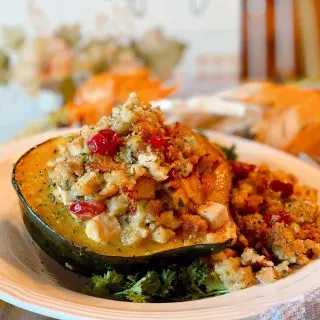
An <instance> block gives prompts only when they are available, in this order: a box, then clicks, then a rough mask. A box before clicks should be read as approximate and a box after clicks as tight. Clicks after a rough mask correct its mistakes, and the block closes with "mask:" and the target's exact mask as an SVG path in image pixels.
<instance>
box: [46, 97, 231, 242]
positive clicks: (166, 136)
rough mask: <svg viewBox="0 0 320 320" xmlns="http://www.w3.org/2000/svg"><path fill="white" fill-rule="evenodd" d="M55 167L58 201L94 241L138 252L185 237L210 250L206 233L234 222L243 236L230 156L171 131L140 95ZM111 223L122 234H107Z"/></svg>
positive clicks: (85, 133) (62, 153)
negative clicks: (233, 200) (233, 206)
mask: <svg viewBox="0 0 320 320" xmlns="http://www.w3.org/2000/svg"><path fill="white" fill-rule="evenodd" d="M50 165H51V170H50V173H49V177H50V180H51V184H52V188H53V190H54V194H56V195H57V197H58V199H59V200H60V201H61V202H63V203H64V204H65V205H68V206H69V209H70V213H71V214H72V215H73V217H74V218H75V219H79V222H81V223H84V224H85V225H86V234H87V236H88V237H89V238H91V239H92V240H94V241H97V242H101V243H106V242H108V241H109V242H112V241H113V240H115V241H116V240H117V241H118V240H119V239H120V241H121V242H122V244H123V245H128V246H134V245H139V244H140V243H141V242H142V241H143V240H144V239H148V240H150V241H155V242H157V243H167V242H169V241H170V240H171V239H173V238H175V237H176V236H177V237H180V238H182V240H183V241H184V240H190V239H193V241H199V242H201V241H202V242H205V241H209V240H210V239H209V240H206V238H205V235H206V233H210V234H212V233H214V232H215V230H216V229H218V228H221V227H223V226H224V225H226V224H227V223H228V222H230V224H229V225H228V228H233V230H234V232H233V234H234V235H235V225H234V223H233V222H232V219H231V217H230V213H229V206H228V195H229V191H230V187H231V174H230V169H229V167H228V165H227V162H226V159H225V157H224V155H223V154H222V153H221V152H220V151H219V150H218V149H216V147H214V146H213V145H211V144H210V142H208V141H207V140H205V139H204V138H203V137H201V136H198V135H197V134H195V133H194V132H192V131H191V130H189V129H186V128H183V127H182V126H181V125H179V124H175V125H166V124H165V123H164V119H163V115H162V113H161V112H160V111H159V109H157V108H152V107H151V106H150V105H149V104H147V103H144V102H142V101H140V100H139V99H138V98H137V96H136V95H134V94H133V95H131V96H130V98H129V99H128V101H126V102H125V103H124V104H123V105H120V106H117V107H115V108H113V111H112V114H111V116H109V117H103V118H102V119H101V120H100V121H99V122H98V123H97V125H95V126H85V127H83V128H82V129H81V132H80V135H77V136H74V137H71V138H70V141H68V143H67V144H64V145H61V146H60V148H59V153H58V157H57V158H56V159H55V161H54V162H51V163H50ZM221 166H222V169H221ZM219 170H220V171H219ZM219 179H220V180H221V181H220V180H219ZM218 183H220V184H221V185H222V183H223V186H222V187H221V186H220V185H218ZM215 185H217V186H218V187H219V188H220V189H221V190H220V189H218V187H217V188H215ZM221 191H224V193H223V196H220V198H219V199H218V200H216V199H215V200H214V201H213V200H212V199H211V196H212V194H214V192H216V193H217V194H218V193H220V192H221ZM198 208H201V209H200V210H197V209H198ZM106 215H107V216H108V217H109V218H110V219H109V218H108V219H109V220H108V219H107V218H106ZM108 222H110V225H114V226H115V224H116V223H118V224H119V228H118V227H116V228H115V231H117V232H109V231H108V228H106V231H105V232H102V229H103V228H104V227H103V225H106V224H107V223H108ZM118 230H120V231H119V232H120V234H118V233H119V232H118ZM230 234H232V233H231V232H230ZM212 239H213V240H212V241H219V236H216V237H213V238H212Z"/></svg>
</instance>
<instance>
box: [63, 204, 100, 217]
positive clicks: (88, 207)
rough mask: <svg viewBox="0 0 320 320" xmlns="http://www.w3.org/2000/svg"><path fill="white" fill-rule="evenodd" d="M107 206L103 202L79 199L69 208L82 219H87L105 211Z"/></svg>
mask: <svg viewBox="0 0 320 320" xmlns="http://www.w3.org/2000/svg"><path fill="white" fill-rule="evenodd" d="M105 209H106V206H105V204H104V203H103V202H91V201H77V202H74V203H72V204H71V205H70V207H69V210H70V212H72V213H73V214H75V215H76V216H78V218H79V219H80V220H87V219H90V218H93V217H95V216H97V215H99V214H100V213H102V212H103V211H105Z"/></svg>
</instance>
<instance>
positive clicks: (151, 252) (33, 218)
mask: <svg viewBox="0 0 320 320" xmlns="http://www.w3.org/2000/svg"><path fill="white" fill-rule="evenodd" d="M67 142H68V137H57V138H53V139H51V140H48V141H46V142H44V143H42V144H40V145H38V146H36V147H34V148H32V149H31V150H29V151H28V152H27V153H25V154H24V155H23V156H22V157H21V158H20V159H19V160H18V161H17V163H16V164H15V166H14V170H13V174H12V183H13V186H14V188H15V190H16V192H17V194H18V197H19V201H20V207H21V210H22V214H23V221H24V224H25V226H26V228H27V230H28V232H29V233H30V235H31V237H32V238H33V240H34V241H35V242H36V243H37V244H38V245H39V246H40V248H41V249H43V251H45V252H46V253H47V254H48V255H49V256H51V257H52V258H53V259H55V260H56V261H57V262H58V263H60V264H61V265H63V266H64V267H66V268H68V269H71V270H72V271H74V272H77V273H80V274H83V275H89V276H90V275H92V274H101V273H104V272H106V270H108V269H110V268H112V269H116V270H120V271H122V272H126V271H127V272H129V271H132V269H135V268H139V270H140V269H141V268H144V267H146V268H148V267H150V266H151V265H152V267H155V266H164V265H168V264H172V263H179V264H182V263H183V262H187V261H190V260H191V259H195V258H197V257H200V256H205V255H209V254H212V253H216V252H219V251H221V250H223V249H225V248H226V247H228V246H230V245H231V243H232V242H233V241H234V240H235V237H236V236H235V234H236V231H235V230H236V227H235V224H234V222H233V221H232V219H231V218H230V219H231V221H230V223H228V224H227V225H226V227H225V229H223V230H220V231H219V232H220V233H221V236H222V237H221V241H219V243H214V244H201V243H200V244H194V245H188V246H183V245H181V246H179V244H177V243H175V244H174V245H170V244H169V245H166V246H164V245H161V244H156V245H154V246H148V245H145V246H140V247H139V249H135V248H124V247H114V246H108V245H102V244H99V243H96V242H94V241H92V240H91V239H89V238H88V237H87V236H86V234H85V232H84V227H83V225H82V224H81V223H79V222H78V221H76V220H75V219H73V218H72V216H71V215H70V214H69V212H68V208H67V207H65V206H63V204H61V203H59V202H56V201H55V199H54V197H53V194H52V192H51V189H50V188H51V186H50V181H49V177H48V173H47V170H48V166H47V163H48V161H50V160H52V159H54V158H55V156H56V154H57V152H58V148H57V147H58V145H59V144H64V143H67ZM208 145H211V144H209V143H208ZM216 175H217V176H216V179H215V181H216V193H215V194H214V195H213V198H214V199H220V200H221V198H223V199H224V201H225V202H227V201H228V197H229V193H230V188H231V176H230V171H229V168H228V164H227V161H225V164H224V165H223V166H221V168H220V169H218V170H217V173H216ZM144 248H145V250H144Z"/></svg>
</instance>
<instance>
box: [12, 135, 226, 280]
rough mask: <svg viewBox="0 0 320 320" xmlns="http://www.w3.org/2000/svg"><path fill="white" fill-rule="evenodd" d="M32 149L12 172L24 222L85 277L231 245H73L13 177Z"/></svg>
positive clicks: (153, 265) (196, 255) (181, 258)
mask: <svg viewBox="0 0 320 320" xmlns="http://www.w3.org/2000/svg"><path fill="white" fill-rule="evenodd" d="M46 142H48V141H46ZM46 142H44V143H46ZM40 145H41V144H40ZM36 147H37V146H36ZM36 147H35V148H36ZM33 149H34V148H33ZM33 149H31V150H33ZM31 150H29V151H28V152H27V153H26V154H24V155H23V156H22V157H21V158H20V159H19V160H18V161H17V163H16V164H15V166H14V169H13V173H12V184H13V187H14V189H15V191H16V193H17V195H18V198H19V202H20V208H21V211H22V216H23V221H24V224H25V227H26V229H27V231H28V232H29V234H30V235H31V237H32V239H33V240H34V241H35V243H36V244H37V245H38V246H39V247H40V248H41V249H42V250H43V251H44V252H45V253H46V254H48V255H49V256H50V257H51V258H53V259H54V260H56V261H57V262H58V263H59V264H61V265H62V266H63V267H65V268H68V269H69V270H72V271H74V272H76V273H79V274H82V275H85V276H92V275H93V274H103V273H105V272H106V271H107V270H108V269H114V270H117V271H120V272H123V273H130V272H133V271H141V270H146V269H150V268H153V269H156V268H161V267H165V266H168V265H170V264H180V265H181V264H184V263H188V262H190V261H192V260H194V259H196V258H199V257H203V256H208V255H210V254H213V253H217V252H220V251H222V250H224V249H225V248H227V247H229V246H230V245H231V244H232V240H228V241H226V242H223V243H218V244H196V245H191V246H185V247H180V248H175V249H170V250H167V251H162V252H158V253H154V254H151V255H146V256H133V257H121V256H107V255H101V254H98V253H95V252H93V251H89V250H87V249H86V248H85V247H81V246H79V245H76V244H74V243H73V242H71V241H69V240H67V239H65V238H64V237H62V236H61V235H59V234H58V233H57V232H56V231H55V230H54V229H53V228H51V227H50V226H49V225H47V224H46V223H45V222H44V221H43V220H41V218H40V217H39V216H38V215H37V213H36V212H35V211H34V210H33V209H32V208H31V207H30V206H29V205H28V203H27V201H26V200H25V198H24V197H23V195H22V192H21V190H20V188H19V185H18V183H17V181H16V179H15V173H16V167H17V164H18V163H19V162H20V161H21V160H22V159H23V157H24V156H25V155H27V154H28V153H29V152H30V151H31Z"/></svg>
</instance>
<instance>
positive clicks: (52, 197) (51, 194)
mask: <svg viewBox="0 0 320 320" xmlns="http://www.w3.org/2000/svg"><path fill="white" fill-rule="evenodd" d="M48 198H49V199H50V200H51V202H53V203H55V202H56V197H55V196H54V194H53V193H52V192H49V194H48Z"/></svg>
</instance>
